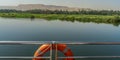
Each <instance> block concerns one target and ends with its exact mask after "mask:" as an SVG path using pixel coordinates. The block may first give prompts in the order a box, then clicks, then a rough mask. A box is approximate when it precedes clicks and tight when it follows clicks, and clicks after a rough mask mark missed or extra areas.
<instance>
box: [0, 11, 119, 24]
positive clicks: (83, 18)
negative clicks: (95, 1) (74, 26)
mask: <svg viewBox="0 0 120 60" xmlns="http://www.w3.org/2000/svg"><path fill="white" fill-rule="evenodd" d="M0 17H5V18H41V19H47V20H56V19H59V20H66V21H72V22H74V21H80V22H95V23H120V16H119V15H83V14H82V15H80V14H79V15H78V14H31V13H0Z"/></svg>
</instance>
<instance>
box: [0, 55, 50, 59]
mask: <svg viewBox="0 0 120 60" xmlns="http://www.w3.org/2000/svg"><path fill="white" fill-rule="evenodd" d="M3 58H4V59H34V58H44V59H50V57H49V56H46V57H45V56H44V57H32V56H0V59H3Z"/></svg>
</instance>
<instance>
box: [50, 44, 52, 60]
mask: <svg viewBox="0 0 120 60" xmlns="http://www.w3.org/2000/svg"><path fill="white" fill-rule="evenodd" d="M50 60H52V43H51V47H50Z"/></svg>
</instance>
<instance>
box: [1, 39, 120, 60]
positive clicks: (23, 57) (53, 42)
mask: <svg viewBox="0 0 120 60" xmlns="http://www.w3.org/2000/svg"><path fill="white" fill-rule="evenodd" d="M41 44H67V45H120V42H75V41H74V42H68V41H0V45H41ZM56 53H57V51H56ZM50 55H52V49H51V51H50ZM56 56H57V55H56ZM2 58H4V59H33V58H44V59H51V60H52V56H47V57H31V56H0V59H2ZM64 58H76V59H77V58H120V56H72V57H71V56H70V57H58V56H57V57H56V59H64Z"/></svg>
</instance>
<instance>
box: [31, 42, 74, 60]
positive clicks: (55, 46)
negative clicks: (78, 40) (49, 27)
mask: <svg viewBox="0 0 120 60" xmlns="http://www.w3.org/2000/svg"><path fill="white" fill-rule="evenodd" d="M51 48H52V49H53V50H56V49H57V50H58V51H60V52H62V53H63V54H64V55H65V56H66V57H71V56H73V53H72V51H71V49H69V48H68V47H67V45H66V44H52V46H51V44H43V45H42V46H40V47H39V48H38V50H37V51H36V52H35V54H34V57H42V56H43V55H44V54H45V53H46V52H48V51H50V50H51ZM33 60H43V59H42V58H34V59H33ZM64 60H74V58H65V59H64Z"/></svg>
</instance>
